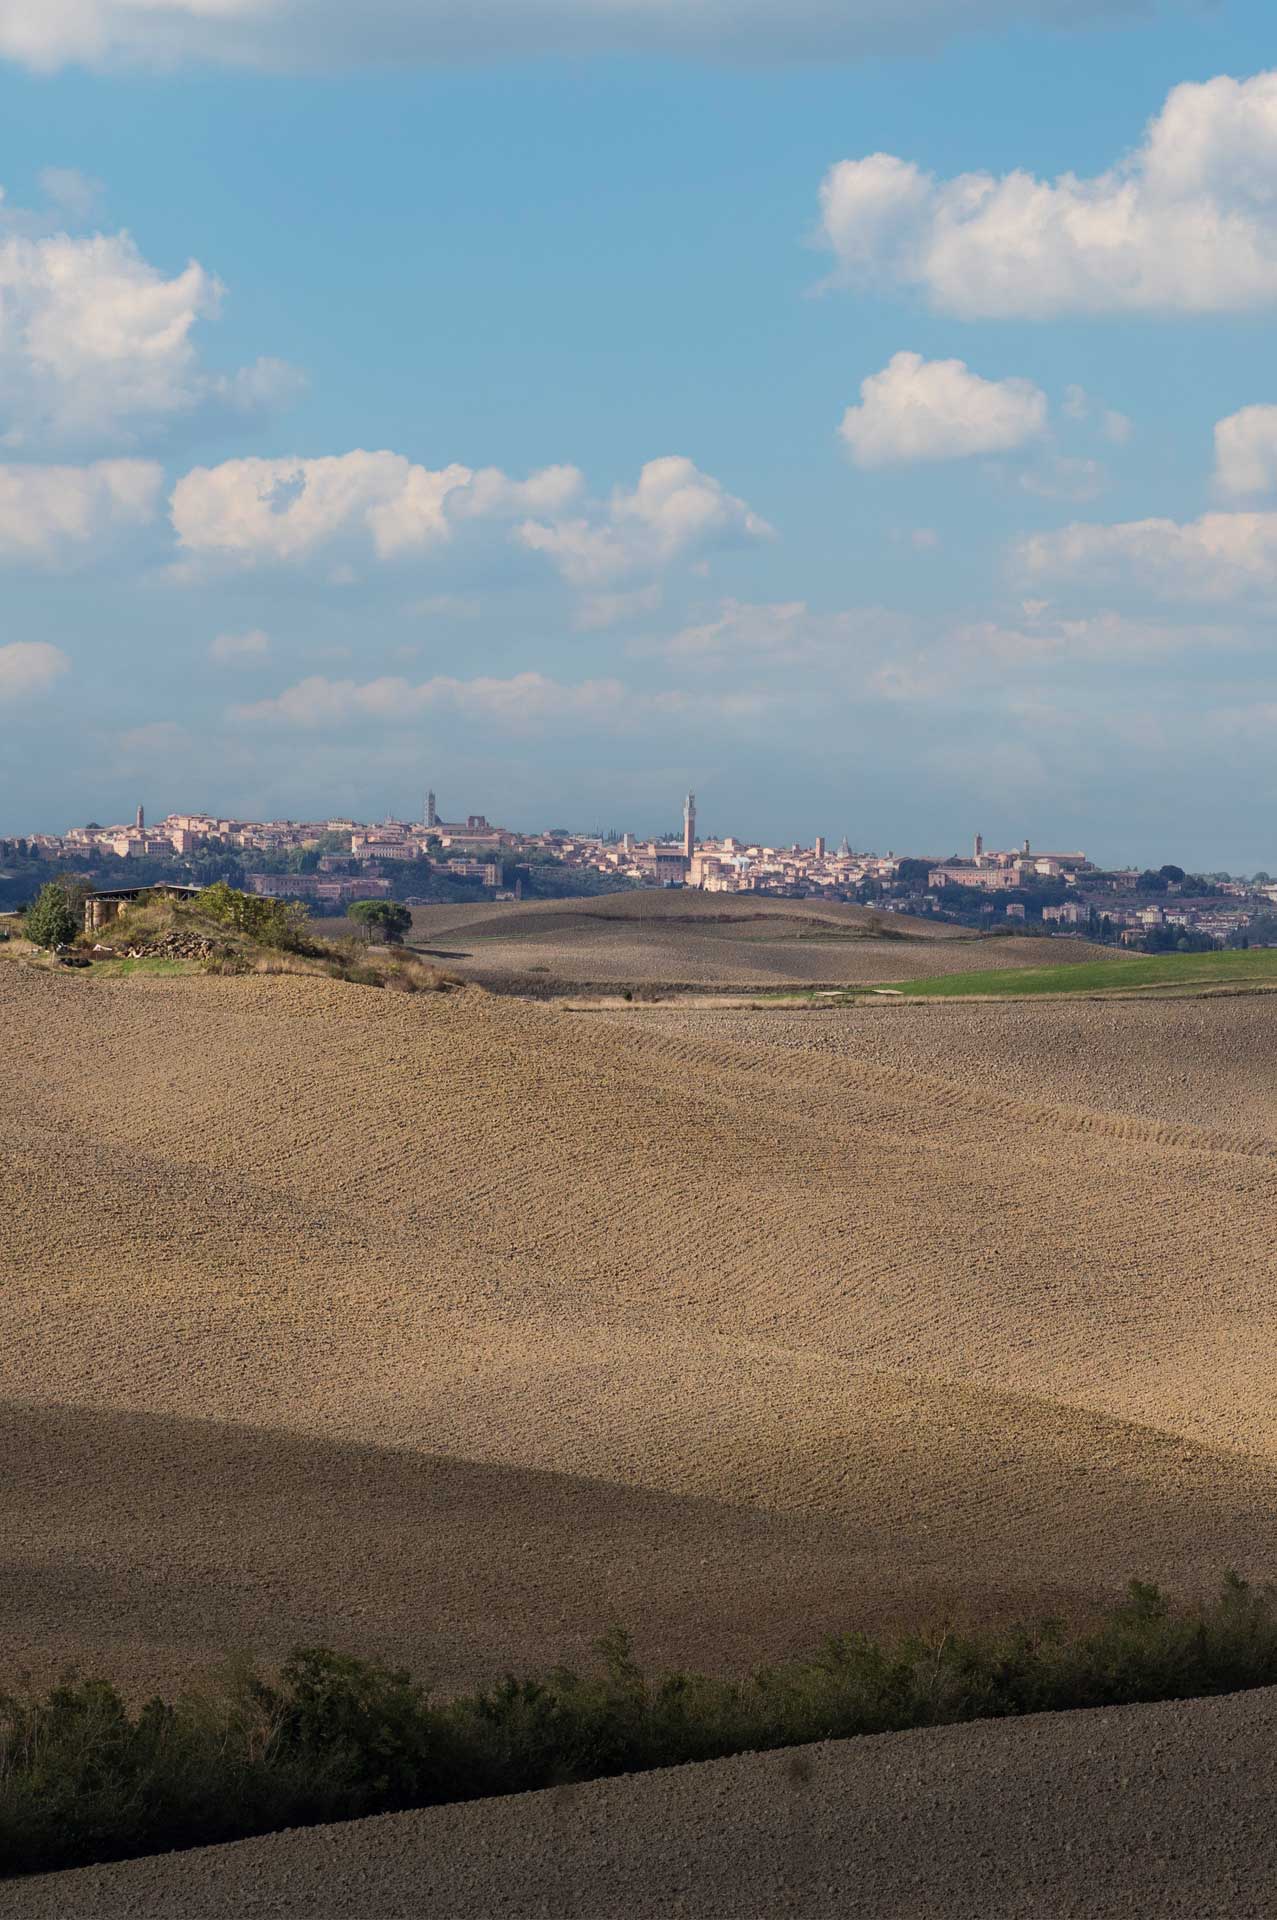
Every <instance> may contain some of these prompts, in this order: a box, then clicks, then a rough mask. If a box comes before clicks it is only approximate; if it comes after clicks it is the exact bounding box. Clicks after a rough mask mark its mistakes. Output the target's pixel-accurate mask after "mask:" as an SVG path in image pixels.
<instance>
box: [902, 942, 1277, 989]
mask: <svg viewBox="0 0 1277 1920" xmlns="http://www.w3.org/2000/svg"><path fill="white" fill-rule="evenodd" d="M1266 982H1267V983H1274V982H1277V947H1254V948H1249V949H1236V950H1232V951H1227V950H1225V951H1221V952H1219V953H1150V954H1132V955H1129V956H1120V955H1116V954H1115V955H1114V957H1113V958H1112V959H1111V960H1080V961H1077V962H1075V963H1074V964H1073V965H1072V966H1064V967H1023V968H1020V967H1006V968H997V969H990V970H989V971H988V972H986V973H948V974H939V975H937V976H936V977H935V978H934V979H928V980H900V981H896V982H894V983H893V984H894V987H895V990H896V991H897V992H900V993H903V994H906V995H907V996H908V997H909V998H910V999H913V998H916V997H918V996H924V997H926V998H928V999H952V998H962V997H964V996H966V995H969V994H973V993H983V994H1008V993H1014V994H1039V993H1104V992H1109V991H1112V990H1115V989H1119V988H1120V989H1123V990H1129V989H1130V988H1132V987H1205V986H1244V985H1246V984H1248V983H1257V984H1260V985H1262V984H1264V983H1266ZM870 991H872V989H870Z"/></svg>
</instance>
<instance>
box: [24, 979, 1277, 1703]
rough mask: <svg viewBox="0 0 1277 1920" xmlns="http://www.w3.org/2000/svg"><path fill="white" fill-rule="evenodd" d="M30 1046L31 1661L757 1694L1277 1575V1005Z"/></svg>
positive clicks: (316, 1015)
mask: <svg viewBox="0 0 1277 1920" xmlns="http://www.w3.org/2000/svg"><path fill="white" fill-rule="evenodd" d="M933 970H934V968H933ZM0 1023H2V1024H3V1030H4V1032H5V1034H6V1036H7V1042H8V1044H7V1046H6V1049H5V1051H4V1057H3V1062H2V1063H0V1092H2V1096H3V1097H2V1098H0V1146H2V1148H3V1151H4V1154H5V1159H6V1165H7V1167H8V1169H9V1171H8V1180H9V1187H8V1195H9V1201H8V1204H7V1205H6V1207H5V1209H4V1212H3V1218H2V1221H0V1234H2V1235H3V1254H4V1258H5V1270H6V1273H7V1274H8V1275H9V1276H11V1277H10V1279H9V1284H8V1285H7V1287H6V1289H5V1293H4V1296H3V1317H2V1319H0V1335H2V1336H3V1340H2V1343H0V1397H2V1398H3V1401H4V1427H5V1459H6V1473H7V1491H8V1502H9V1504H8V1519H9V1525H8V1529H7V1537H6V1544H7V1573H8V1579H7V1580H6V1583H5V1586H4V1590H3V1593H2V1594H0V1648H2V1649H3V1654H4V1658H5V1662H6V1665H7V1667H8V1669H9V1670H13V1669H14V1668H15V1667H16V1668H22V1669H31V1670H33V1671H35V1672H36V1673H37V1674H44V1675H46V1676H47V1675H49V1674H51V1673H53V1672H55V1671H56V1670H57V1669H58V1668H59V1667H60V1666H61V1665H62V1664H64V1663H65V1662H66V1661H67V1660H72V1659H73V1660H75V1661H77V1662H78V1663H79V1664H80V1665H82V1666H84V1667H87V1668H90V1669H92V1670H100V1671H106V1672H109V1673H112V1674H114V1675H116V1676H117V1677H119V1678H120V1679H121V1680H122V1681H123V1682H124V1683H125V1684H126V1685H127V1686H128V1687H129V1688H130V1689H131V1690H137V1691H139V1692H140V1691H145V1690H148V1689H150V1688H152V1687H154V1686H159V1685H163V1686H166V1687H168V1688H170V1689H171V1688H172V1687H173V1686H174V1685H175V1684H181V1683H182V1682H183V1681H184V1680H185V1679H187V1678H188V1677H189V1676H190V1674H191V1672H192V1671H193V1670H195V1669H198V1668H199V1667H200V1666H201V1665H207V1664H209V1663H211V1662H213V1661H215V1660H216V1659H218V1658H219V1657H220V1656H221V1655H222V1653H224V1651H225V1650H226V1649H228V1648H230V1647H249V1648H252V1649H254V1650H255V1651H257V1652H258V1653H259V1654H260V1655H261V1656H262V1657H264V1658H267V1659H270V1658H273V1657H276V1656H278V1655H279V1654H281V1653H282V1652H283V1651H284V1650H286V1649H287V1648H288V1647H289V1646H290V1645H291V1644H293V1643H294V1642H295V1641H297V1640H299V1639H303V1640H311V1641H315V1640H318V1641H323V1642H326V1643H328V1644H333V1645H337V1646H341V1647H344V1648H348V1649H350V1650H352V1651H357V1652H364V1653H368V1654H375V1655H380V1656H389V1657H393V1658H395V1659H396V1660H402V1661H403V1662H405V1663H407V1664H409V1665H411V1666H412V1667H413V1668H414V1669H415V1670H418V1671H421V1672H423V1673H426V1674H429V1675H431V1676H433V1678H434V1679H435V1681H436V1682H437V1684H438V1685H440V1686H442V1687H444V1688H447V1687H449V1686H453V1685H460V1684H468V1683H470V1682H472V1681H475V1680H485V1679H490V1678H491V1677H492V1676H493V1674H494V1673H495V1672H497V1671H500V1670H501V1669H502V1668H504V1667H505V1666H507V1665H515V1666H518V1667H520V1668H522V1669H525V1670H526V1669H527V1668H528V1667H530V1666H531V1667H534V1666H536V1665H538V1664H548V1663H551V1662H554V1661H557V1660H561V1659H566V1660H569V1661H573V1660H580V1659H581V1658H582V1657H583V1654H584V1652H585V1650H586V1648H587V1647H588V1645H589V1643H590V1642H591V1641H592V1640H593V1638H594V1637H595V1635H596V1634H597V1633H598V1632H599V1631H600V1629H601V1628H602V1627H604V1626H606V1625H607V1624H608V1623H609V1622H610V1621H611V1620H613V1619H620V1620H622V1621H623V1622H624V1623H625V1624H627V1625H629V1626H631V1627H632V1628H633V1630H634V1632H635V1636H636V1640H637V1643H638V1651H639V1653H640V1655H641V1657H642V1658H643V1659H644V1661H645V1662H648V1663H650V1664H660V1663H662V1662H693V1663H695V1664H698V1665H700V1666H705V1667H716V1668H729V1669H734V1668H739V1667H742V1666H746V1665H749V1664H751V1663H752V1662H754V1661H755V1660H758V1659H761V1658H770V1657H776V1656H780V1655H782V1654H786V1653H789V1652H793V1651H797V1650H799V1649H801V1648H805V1647H807V1646H810V1644H811V1643H812V1641H813V1639H814V1638H815V1637H817V1636H818V1635H819V1634H820V1633H821V1632H823V1631H826V1630H832V1629H836V1628H842V1627H846V1626H848V1625H862V1624H863V1625H875V1624H888V1623H893V1622H900V1621H915V1620H917V1619H919V1618H921V1617H928V1618H934V1617H935V1616H936V1614H937V1613H939V1612H947V1613H951V1614H953V1615H955V1616H956V1617H964V1616H965V1617H968V1618H985V1617H1005V1616H1008V1615H1011V1614H1022V1613H1024V1612H1025V1611H1026V1610H1029V1611H1032V1610H1036V1609H1038V1608H1040V1607H1049V1608H1051V1609H1052V1610H1061V1609H1064V1610H1068V1611H1071V1612H1074V1613H1078V1612H1081V1613H1084V1612H1085V1611H1086V1609H1087V1608H1088V1607H1089V1606H1091V1605H1093V1604H1095V1603H1096V1602H1097V1601H1098V1600H1099V1599H1100V1598H1101V1597H1103V1596H1107V1595H1109V1594H1111V1593H1112V1592H1113V1591H1114V1590H1115V1589H1116V1588H1118V1587H1120V1586H1121V1585H1122V1584H1123V1583H1124V1581H1125V1580H1126V1578H1127V1577H1128V1576H1129V1575H1131V1574H1136V1573H1137V1574H1141V1575H1144V1576H1148V1577H1153V1578H1159V1579H1162V1580H1164V1581H1166V1582H1168V1583H1170V1584H1172V1585H1174V1586H1175V1587H1177V1588H1178V1589H1182V1590H1185V1591H1189V1590H1196V1589H1197V1588H1199V1587H1213V1586H1214V1584H1215V1582H1216V1581H1217V1579H1218V1576H1219V1574H1220V1572H1221V1570H1222V1569H1223V1568H1224V1567H1225V1566H1228V1565H1237V1566H1238V1567H1240V1568H1241V1569H1242V1570H1243V1571H1245V1572H1253V1573H1257V1574H1262V1573H1263V1572H1265V1571H1266V1570H1267V1569H1268V1568H1270V1567H1271V1566H1272V1565H1273V1563H1274V1558H1275V1549H1277V1499H1275V1498H1274V1495H1275V1494H1277V1479H1275V1475H1277V1424H1275V1423H1274V1419H1273V1414H1272V1406H1271V1379H1272V1375H1273V1369H1274V1363H1275V1362H1277V1313H1275V1312H1274V1301H1273V1282H1272V1275H1271V1258H1270V1237H1271V1235H1270V1220H1271V1215H1272V1209H1273V1204H1274V1200H1277V1114H1275V1113H1274V1107H1273V1096H1272V1094H1271V1091H1270V1089H1271V1088H1272V1086H1273V1085H1274V1084H1277V1081H1275V1080H1274V1078H1273V1074H1272V1067H1273V1064H1274V1051H1275V1048H1277V1009H1275V1008H1274V1003H1273V1002H1272V1000H1271V999H1265V998H1258V997H1257V998H1254V999H1248V1000H1241V1001H1237V1000H1229V1001H1211V1002H1202V1001H1197V1002H1182V1003H1173V1004H1170V1005H1166V1006H1159V1007H1149V1006H1146V1005H1142V1004H1140V1005H1127V1004H1123V1005H1121V1006H1114V1005H1112V1004H1108V1005H1103V1004H1096V1005H1092V1004H1090V1003H1057V1002H1049V1001H1046V1002H1040V1003H1018V1004H1016V1005H1014V1006H1006V1007H998V1008H989V1007H976V1006H962V1005H960V1004H952V1005H949V1004H946V1005H936V1004H927V1005H920V1006H917V1007H913V1006H908V1007H906V1006H902V1005H892V1006H885V1007H884V1006H878V1007H867V1008H850V1009H846V1010H843V1009H839V1010H837V1011H834V1012H829V1013H822V1014H814V1013H813V1014H803V1013H796V1014H767V1015H744V1016H736V1015H727V1014H724V1015H722V1016H720V1017H714V1016H712V1015H711V1016H705V1015H699V1014H698V1015H696V1016H695V1017H693V1016H690V1015H684V1014H680V1013H679V1012H678V1011H677V1010H672V1009H670V1010H667V1009H663V1008H658V1009H654V1010H652V1011H651V1012H644V1013H643V1014H642V1015H641V1016H634V1015H631V1014H617V1015H611V1014H603V1015H601V1016H600V1015H593V1016H588V1015H575V1014H572V1013H570V1012H568V1011H565V1010H563V1009H560V1008H556V1007H552V1006H539V1005H535V1004H531V1003H529V1002H526V1001H521V1000H517V999H511V998H503V997H494V996H489V995H487V994H484V993H481V992H477V991H467V992H461V993H456V994H452V995H447V996H434V995H432V996H424V997H417V998H411V997H407V996H400V995H396V994H391V993H387V992H380V991H376V990H372V989H366V988H358V987H350V986H344V985H340V984H338V983H335V982H331V981H325V980H318V979H298V978H287V977H283V978H261V977H254V976H250V977H245V978H235V979H215V978H205V977H190V978H161V977H151V978H144V977H136V978H132V979H128V978H125V979H114V980H111V979H101V978H94V977H93V976H92V975H88V976H85V975H79V974H59V973H48V972H43V973H42V972H36V971H34V970H29V969H26V968H24V967H21V966H19V965H15V964H7V963H6V964H2V965H0Z"/></svg>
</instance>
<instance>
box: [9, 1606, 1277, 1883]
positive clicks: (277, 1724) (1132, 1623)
mask: <svg viewBox="0 0 1277 1920" xmlns="http://www.w3.org/2000/svg"><path fill="white" fill-rule="evenodd" d="M598 1652H599V1666H598V1668H597V1669H596V1671H595V1672H594V1673H592V1674H589V1675H586V1676H584V1677H581V1676H578V1675H576V1674H574V1673H570V1672H566V1671H558V1672H555V1673H551V1674H549V1675H547V1676H544V1677H542V1678H540V1679H523V1680H520V1679H516V1678H515V1677H514V1676H509V1677H507V1678H506V1679H505V1680H503V1681H501V1682H500V1683H499V1684H498V1685H497V1686H494V1687H491V1688H488V1689H486V1690H484V1691H481V1692H479V1693H476V1694H473V1695H470V1696H468V1697H465V1698H463V1699H459V1700H454V1701H450V1702H445V1703H442V1704H436V1703H434V1702H433V1701H431V1699H430V1698H429V1696H428V1695H427V1693H426V1692H425V1690H424V1688H422V1687H421V1686H419V1685H417V1684H416V1683H415V1682H413V1681H412V1680H411V1679H410V1678H409V1676H408V1675H407V1674H406V1673H403V1672H401V1671H399V1670H398V1669H394V1668H387V1667H382V1666H379V1665H376V1664H375V1663H372V1662H368V1661H363V1660H357V1659H354V1658H352V1657H351V1656H349V1655H346V1654H339V1653H332V1652H329V1651H327V1650H325V1649H323V1648H316V1647H310V1648H302V1649H299V1650H298V1651H297V1652H295V1653H294V1654H293V1655H292V1657H291V1658H290V1659H289V1661H288V1662H287V1663H286V1665H285V1666H284V1668H283V1670H282V1672H281V1674H280V1676H279V1678H278V1680H277V1681H275V1682H273V1683H268V1682H267V1681H265V1680H263V1679H261V1678H260V1677H259V1676H258V1675H257V1674H256V1673H255V1672H253V1671H252V1670H251V1669H240V1670H234V1671H232V1672H231V1673H230V1674H229V1675H228V1676H227V1677H226V1678H225V1680H224V1682H223V1684H222V1686H221V1688H220V1690H219V1691H216V1692H214V1693H211V1694H209V1695H206V1696H203V1697H183V1698H181V1699H179V1700H177V1701H176V1702H174V1703H172V1704H169V1703H167V1702H165V1701H162V1700H152V1701H149V1702H148V1703H147V1704H146V1705H145V1706H144V1707H142V1708H141V1709H140V1710H139V1711H138V1712H136V1713H132V1712H130V1711H129V1709H128V1708H127V1706H126V1705H125V1704H124V1702H123V1701H122V1700H121V1698H120V1696H119V1694H118V1693H117V1692H116V1691H115V1689H114V1688H113V1687H112V1686H110V1685H109V1684H108V1683H107V1682H105V1681H103V1680H82V1679H78V1678H76V1679H71V1680H68V1681H66V1682H64V1683H63V1684H62V1685H60V1686H58V1687H55V1688H53V1690H52V1691H51V1692H50V1693H48V1694H47V1695H46V1696H45V1697H44V1698H43V1699H38V1698H36V1697H34V1696H32V1695H30V1694H27V1695H17V1694H8V1695H0V1860H2V1861H3V1862H4V1863H5V1865H4V1868H2V1869H0V1871H5V1870H7V1871H8V1872H11V1873H20V1872H37V1871H51V1870H54V1869H57V1868H62V1867H72V1866H81V1865H84V1864H86V1863H88V1862H91V1861H95V1860H111V1859H120V1858H122V1857H126V1856H128V1855H131V1854H139V1853H154V1852H159V1851H161V1850H165V1849H170V1848H174V1847H184V1846H196V1845H205V1844H208V1843H210V1842H214V1841H218V1840H227V1839H233V1838H239V1837H243V1836H247V1835H249V1834H253V1833H267V1832H271V1831H273V1830H275V1829H277V1828H280V1827H284V1826H297V1825H302V1824H305V1823H307V1822H315V1821H323V1820H337V1819H349V1818H354V1817H357V1816H360V1815H363V1814H369V1813H379V1812H391V1811H393V1810H395V1809H398V1808H403V1807H412V1806H431V1805H437V1804H439V1803H441V1802H443V1801H447V1800H467V1799H474V1798H477V1797H479V1796H483V1795H488V1794H498V1793H519V1792H523V1791H525V1790H527V1789H529V1788H534V1787H545V1786H554V1785H558V1784H562V1783H565V1782H568V1781H574V1780H589V1779H597V1778H600V1777H602V1776H604V1775H607V1774H614V1773H621V1772H636V1771H641V1770H642V1769H644V1768H650V1767H660V1766H676V1765H680V1764H682V1763H684V1762H686V1761H692V1760H708V1759H714V1758H719V1757H722V1756H725V1755H727V1754H732V1753H743V1752H759V1751H764V1750H766V1749H769V1748H776V1747H782V1746H793V1745H799V1744H802V1743H804V1742H809V1741H815V1740H829V1739H842V1738H846V1737H848V1736H850V1735H855V1734H864V1733H882V1732H889V1731H895V1730H899V1729H903V1728H906V1727H926V1726H940V1725H945V1724H950V1723H952V1722H955V1721H960V1720H973V1719H988V1718H993V1717H999V1716H1007V1715H1013V1714H1024V1713H1038V1712H1043V1711H1048V1710H1053V1709H1060V1708H1066V1707H1099V1706H1115V1705H1119V1704H1122V1703H1128V1702H1136V1701H1151V1700H1173V1699H1182V1698H1187V1697H1189V1696H1192V1695H1198V1694H1219V1693H1231V1692H1236V1691H1238V1690H1239V1689H1241V1688H1245V1687H1258V1686H1271V1685H1272V1684H1274V1682H1277V1616H1275V1613H1274V1602H1273V1595H1272V1593H1271V1591H1270V1590H1268V1589H1255V1588H1252V1587H1249V1586H1247V1585H1246V1583H1245V1582H1244V1581H1242V1580H1239V1579H1238V1578H1237V1577H1236V1576H1235V1575H1231V1574H1230V1575H1229V1576H1228V1577H1227V1579H1226V1580H1225V1582H1224V1587H1223V1591H1222V1593H1221V1594H1220V1596H1219V1598H1218V1599H1217V1600H1216V1601H1215V1602H1214V1603H1213V1604H1212V1605H1210V1606H1204V1607H1189V1608H1183V1609H1178V1610H1177V1609H1175V1608H1172V1607H1171V1606H1170V1605H1169V1604H1168V1603H1167V1601H1166V1599H1165V1596H1164V1595H1163V1594H1161V1593H1160V1592H1159V1591H1158V1589H1157V1588H1156V1587H1151V1586H1147V1585H1144V1584H1143V1583H1141V1582H1139V1581H1134V1582H1132V1584H1131V1586H1130V1588H1129V1590H1128V1593H1127V1597H1126V1599H1125V1600H1124V1601H1123V1602H1122V1603H1121V1605H1119V1606H1116V1607H1114V1608H1111V1609H1110V1610H1109V1612H1108V1614H1107V1615H1106V1616H1105V1617H1104V1619H1103V1620H1102V1621H1101V1623H1100V1624H1099V1625H1098V1626H1097V1627H1095V1628H1093V1629H1092V1630H1090V1631H1088V1632H1085V1633H1081V1634H1073V1635H1069V1634H1067V1633H1066V1632H1065V1631H1064V1630H1063V1628H1062V1627H1061V1626H1060V1625H1059V1624H1058V1623H1057V1622H1051V1621H1045V1622H1041V1623H1039V1624H1037V1625H1035V1626H1031V1627H1022V1628H1019V1629H1016V1630H1013V1631H1010V1632H1003V1633H998V1632H977V1633H973V1634H969V1635H963V1634H956V1633H951V1632H948V1631H937V1632H934V1633H919V1634H908V1635H904V1636H901V1637H899V1638H897V1639H895V1640H891V1641H885V1642H884V1641H877V1640H873V1639H871V1638H869V1637H868V1636H867V1635H864V1634H854V1633H853V1634H844V1635H841V1636H838V1637H837V1638H834V1639H831V1640H829V1641H827V1642H826V1644H825V1645H824V1646H823V1647H822V1648H821V1649H820V1650H819V1651H818V1652H817V1653H816V1654H815V1655H813V1656H812V1657H811V1658H809V1659H807V1660H804V1661H799V1662H796V1663H795V1664H793V1665H791V1666H785V1667H779V1668H775V1669H762V1670H760V1671H758V1672H757V1673H755V1674H753V1675H752V1676H751V1677H750V1678H749V1679H747V1680H740V1681H734V1680H719V1679H709V1678H706V1677H704V1676H702V1675H697V1674H682V1673H669V1674H665V1675H663V1676H662V1677H660V1678H659V1679H656V1680H651V1681H649V1680H648V1679H647V1678H646V1677H645V1675H644V1674H643V1673H642V1671H641V1670H640V1668H639V1667H638V1666H637V1665H636V1663H635V1661H634V1658H633V1654H632V1651H631V1648H630V1643H629V1641H628V1639H627V1638H626V1636H625V1635H624V1634H623V1633H621V1632H620V1631H618V1630H616V1629H613V1631H612V1632H611V1633H609V1634H607V1635H606V1636H605V1637H604V1639H603V1640H601V1641H600V1642H599V1646H598Z"/></svg>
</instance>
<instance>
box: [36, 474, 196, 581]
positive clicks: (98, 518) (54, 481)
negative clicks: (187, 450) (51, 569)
mask: <svg viewBox="0 0 1277 1920" xmlns="http://www.w3.org/2000/svg"><path fill="white" fill-rule="evenodd" d="M163 480H164V474H163V470H162V468H160V467H159V466H158V465H156V463H155V462H154V461H151V460H99V461H98V462H97V463H96V465H94V466H89V467H19V466H0V559H8V560H19V561H26V562H33V563H35V564H36V565H38V566H58V565H65V564H68V563H74V562H75V561H76V560H77V559H79V558H81V557H83V556H84V554H85V553H86V552H87V551H91V550H92V549H93V548H94V547H95V546H97V545H99V544H100V543H101V542H102V541H103V540H105V539H106V538H107V537H108V536H111V535H114V534H117V533H119V532H120V531H122V530H124V529H128V528H134V527H142V526H146V525H147V524H148V523H149V522H150V521H152V520H153V519H154V518H155V511H156V505H157V502H158V499H159V492H160V487H161V486H162V484H163Z"/></svg>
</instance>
